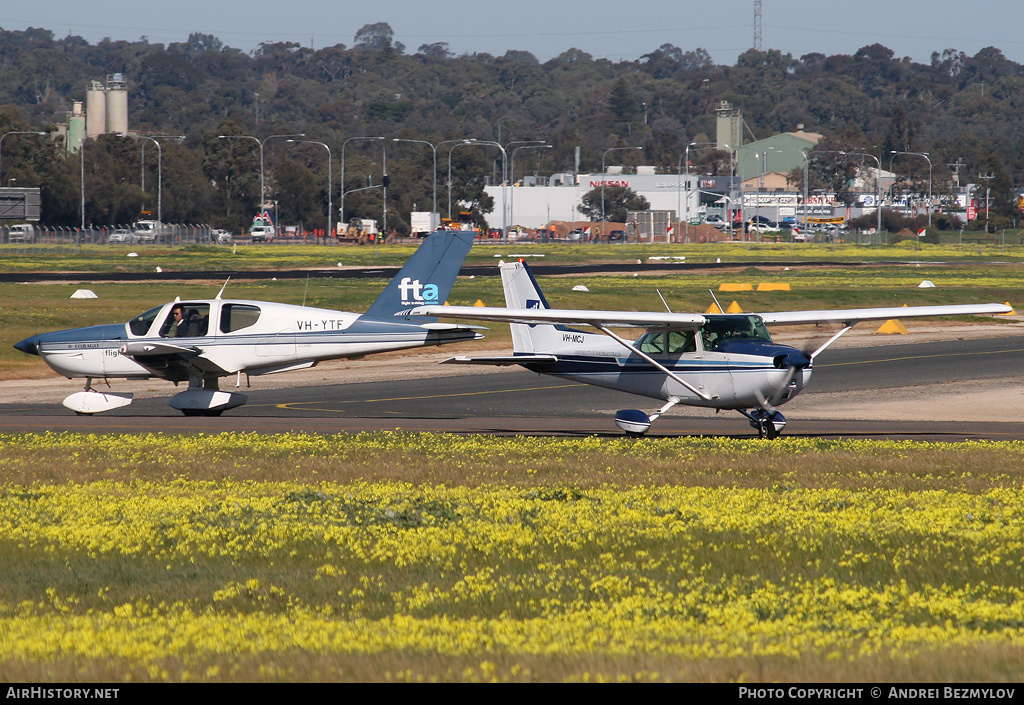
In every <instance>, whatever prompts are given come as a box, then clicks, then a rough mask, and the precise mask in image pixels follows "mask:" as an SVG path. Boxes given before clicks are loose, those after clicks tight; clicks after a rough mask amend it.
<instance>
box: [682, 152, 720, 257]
mask: <svg viewBox="0 0 1024 705" xmlns="http://www.w3.org/2000/svg"><path fill="white" fill-rule="evenodd" d="M707 145H715V146H716V147H717V146H718V143H717V142H690V143H689V144H687V145H686V151H685V152H684V153H683V154H680V155H679V164H677V165H676V173H677V176H676V214H677V215H678V214H679V211H680V210H681V209H682V202H681V199H682V193H681V186H680V183H679V177H680V176H682V171H683V168H682V161H683V157H684V156H685V157H686V188H687V189H689V188H690V147H699V146H707ZM725 146H726V147H729V145H725ZM732 170H733V166H732V148H731V147H729V176H730V182H729V188H730V192H731V191H732V181H731V178H732ZM684 221H685V223H686V225H685V226H684V232H685V233H686V234H685V236H684V239H685V241H686V242H689V241H690V198H689V192H687V198H686V217H685V218H684Z"/></svg>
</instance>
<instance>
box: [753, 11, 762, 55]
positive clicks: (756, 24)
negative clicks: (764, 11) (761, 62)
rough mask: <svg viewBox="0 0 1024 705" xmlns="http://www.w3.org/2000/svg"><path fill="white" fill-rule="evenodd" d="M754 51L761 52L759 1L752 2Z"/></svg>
mask: <svg viewBox="0 0 1024 705" xmlns="http://www.w3.org/2000/svg"><path fill="white" fill-rule="evenodd" d="M754 51H761V0H754Z"/></svg>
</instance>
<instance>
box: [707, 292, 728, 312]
mask: <svg viewBox="0 0 1024 705" xmlns="http://www.w3.org/2000/svg"><path fill="white" fill-rule="evenodd" d="M708 292H710V293H711V298H712V300H713V301H714V302H715V306H717V307H718V310H719V311H721V312H722V313H725V309H724V308H722V304H720V303H718V297H717V296H715V292H714V291H713V290H712V289H708Z"/></svg>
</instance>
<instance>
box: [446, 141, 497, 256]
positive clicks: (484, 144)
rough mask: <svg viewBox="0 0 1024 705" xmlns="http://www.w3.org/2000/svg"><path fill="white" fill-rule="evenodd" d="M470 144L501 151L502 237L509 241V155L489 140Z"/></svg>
mask: <svg viewBox="0 0 1024 705" xmlns="http://www.w3.org/2000/svg"><path fill="white" fill-rule="evenodd" d="M468 144H474V145H481V146H486V147H497V148H498V149H500V150H501V236H502V238H503V239H507V237H508V233H507V232H506V229H507V228H508V220H507V215H508V208H507V204H508V197H507V191H506V185H507V183H506V179H505V175H506V174H508V153H507V152H505V148H504V147H502V146H501V145H500V144H499V143H498V142H492V141H489V140H485V141H481V140H473V141H472V142H469V143H468ZM457 146H458V145H455V146H453V147H452V149H455V147H457ZM449 154H451V153H450V152H449ZM448 166H449V168H451V163H450V161H449V165H448ZM449 217H451V216H450V215H449Z"/></svg>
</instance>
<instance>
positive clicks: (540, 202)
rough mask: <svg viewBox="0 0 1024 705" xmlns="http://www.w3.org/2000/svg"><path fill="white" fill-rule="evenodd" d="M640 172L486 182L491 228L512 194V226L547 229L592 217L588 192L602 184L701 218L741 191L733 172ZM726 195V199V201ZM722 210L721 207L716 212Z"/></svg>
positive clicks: (660, 207)
mask: <svg viewBox="0 0 1024 705" xmlns="http://www.w3.org/2000/svg"><path fill="white" fill-rule="evenodd" d="M637 171H638V172H640V173H637V174H623V173H621V172H617V171H614V170H609V172H608V173H607V174H571V173H563V174H555V175H553V176H550V177H536V176H532V177H526V178H524V179H523V180H522V182H520V184H521V185H515V186H507V187H502V186H500V185H497V186H486V187H485V188H484V191H485V192H486V193H487V194H488V195H489V196H491V198H493V199H494V210H493V211H492V212H491V213H490V215H489V218H488V222H489V224H490V225H491V227H500V226H501V224H502V207H503V205H505V204H506V198H507V209H508V210H507V211H506V213H507V215H506V219H507V225H508V226H509V227H513V226H517V225H518V226H522V227H524V228H531V229H532V228H542V227H544V226H545V225H547V224H548V223H549V222H551V221H553V220H558V221H567V222H572V221H580V222H585V221H589V218H585V217H583V215H582V214H581V213H580V212H579V210H578V206H579V205H580V204H581V203H582V202H583V196H585V195H586V194H587V193H589V192H590V191H593V190H594V189H600V188H601V187H602V185H603V186H604V187H605V188H606V189H607V188H610V187H613V186H624V187H626V188H628V189H630V190H631V191H633V192H634V193H636V194H637V195H639V196H643V197H644V198H645V199H647V202H648V203H649V204H650V209H651V210H653V211H672V212H674V213H678V214H679V217H680V219H681V220H686V219H689V220H690V222H692V223H697V222H700V220H701V219H702V218H701V214H702V213H704V212H705V211H706V210H707V209H708V207H709V206H710V207H711V208H713V209H718V210H723V209H724V208H725V207H726V205H727V204H728V202H729V200H728V199H729V198H730V193H732V192H733V191H734V190H735V191H736V192H735V193H732V196H731V198H732V199H733V200H736V199H737V198H738V196H739V194H738V189H737V188H736V186H737V185H738V181H737V180H735V179H732V178H730V177H728V176H697V175H696V174H655V173H653V172H654V169H653V167H638V168H637ZM723 197H725V198H724V200H723ZM716 212H717V211H716Z"/></svg>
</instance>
